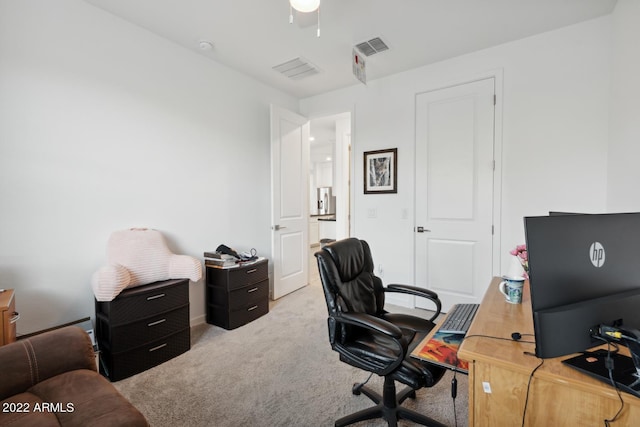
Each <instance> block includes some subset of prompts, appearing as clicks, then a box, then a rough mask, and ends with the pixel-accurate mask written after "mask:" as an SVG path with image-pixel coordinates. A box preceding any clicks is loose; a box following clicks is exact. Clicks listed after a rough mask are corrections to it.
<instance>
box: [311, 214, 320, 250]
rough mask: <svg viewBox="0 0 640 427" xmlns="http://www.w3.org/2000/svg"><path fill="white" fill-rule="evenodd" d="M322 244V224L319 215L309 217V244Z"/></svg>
mask: <svg viewBox="0 0 640 427" xmlns="http://www.w3.org/2000/svg"><path fill="white" fill-rule="evenodd" d="M319 244H320V225H319V224H318V217H314V216H312V217H310V218H309V246H310V247H313V246H318V245H319Z"/></svg>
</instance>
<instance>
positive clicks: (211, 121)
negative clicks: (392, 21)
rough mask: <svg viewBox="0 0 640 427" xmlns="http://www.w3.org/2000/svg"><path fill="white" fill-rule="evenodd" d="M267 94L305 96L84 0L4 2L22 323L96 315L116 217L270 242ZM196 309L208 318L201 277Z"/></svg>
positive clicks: (7, 258)
mask: <svg viewBox="0 0 640 427" xmlns="http://www.w3.org/2000/svg"><path fill="white" fill-rule="evenodd" d="M269 103H275V104H279V105H281V106H283V107H285V108H289V109H292V110H296V109H297V106H298V103H297V100H296V99H294V98H292V97H289V96H287V95H285V94H283V93H282V92H279V91H276V90H274V89H272V88H269V87H267V86H264V85H262V84H259V83H257V82H255V81H254V80H251V79H249V78H245V77H244V76H242V75H240V74H238V73H236V72H234V71H232V70H230V69H228V68H225V67H222V66H219V65H218V64H216V63H214V62H213V61H210V60H208V59H206V58H204V57H203V56H200V55H199V54H197V53H194V52H191V51H188V50H185V49H183V48H182V47H179V46H177V45H175V44H172V43H170V42H168V41H166V40H164V39H161V38H159V37H157V36H155V35H153V34H151V33H149V32H147V31H145V30H143V29H140V28H138V27H134V26H132V25H130V24H128V23H126V22H125V21H122V20H120V19H118V18H115V17H113V16H111V15H109V14H107V13H105V12H103V11H101V10H99V9H97V8H94V7H93V6H91V5H89V4H87V3H85V2H83V1H80V0H57V1H55V2H51V1H47V0H20V1H13V0H0V201H1V202H0V288H15V289H16V300H17V309H18V311H19V312H20V313H21V316H22V317H21V320H20V321H19V323H18V333H19V334H22V333H29V332H32V331H35V330H39V329H43V328H47V327H50V326H54V325H58V324H61V323H64V322H68V321H72V320H75V319H78V318H81V317H84V316H93V313H94V308H93V293H92V291H91V287H90V278H91V275H92V274H93V272H94V271H96V270H97V269H98V268H99V267H101V266H102V265H104V264H105V262H106V257H105V248H106V242H107V239H108V237H109V235H110V233H111V232H112V231H114V230H119V229H124V228H129V227H135V226H145V227H150V228H155V229H158V230H160V231H161V232H162V233H163V234H164V235H165V237H166V238H167V241H168V243H169V246H170V248H171V249H172V250H173V251H174V252H177V253H182V254H188V255H192V256H195V257H198V258H202V253H203V252H204V251H205V250H212V249H215V248H216V247H217V245H218V244H220V243H226V244H228V245H231V246H233V247H235V248H236V249H238V250H245V249H249V248H251V247H255V248H256V249H257V250H258V253H259V254H261V255H266V256H269V251H270V245H271V244H270V236H271V234H270V229H269V225H270V196H269V180H270V178H269V176H270V175H269V155H270V154H269V153H270V150H269V145H270V141H269ZM190 291H191V296H190V299H191V319H192V322H198V321H203V320H204V319H203V315H204V288H203V283H202V281H200V282H198V283H195V284H191V287H190Z"/></svg>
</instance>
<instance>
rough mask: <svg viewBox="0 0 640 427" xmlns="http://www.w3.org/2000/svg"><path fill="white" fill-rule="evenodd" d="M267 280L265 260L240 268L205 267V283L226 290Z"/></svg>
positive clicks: (267, 273) (267, 264)
mask: <svg viewBox="0 0 640 427" xmlns="http://www.w3.org/2000/svg"><path fill="white" fill-rule="evenodd" d="M268 278H269V263H268V262H267V260H266V259H265V260H263V261H259V262H256V263H255V264H249V265H246V266H242V267H235V268H215V267H207V279H206V280H207V283H208V284H212V285H218V286H224V287H226V288H227V289H228V290H232V289H238V288H242V287H244V286H248V285H252V284H254V283H258V282H261V281H263V280H265V279H268Z"/></svg>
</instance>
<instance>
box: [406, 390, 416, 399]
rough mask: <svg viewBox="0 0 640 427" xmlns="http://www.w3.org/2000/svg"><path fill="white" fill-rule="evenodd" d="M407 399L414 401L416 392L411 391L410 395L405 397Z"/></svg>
mask: <svg viewBox="0 0 640 427" xmlns="http://www.w3.org/2000/svg"><path fill="white" fill-rule="evenodd" d="M407 397H408V398H409V399H415V398H416V391H415V390H413V391H412V392H411V393H409V394H408V395H407Z"/></svg>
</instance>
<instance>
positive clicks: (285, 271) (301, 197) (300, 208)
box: [271, 105, 309, 299]
mask: <svg viewBox="0 0 640 427" xmlns="http://www.w3.org/2000/svg"><path fill="white" fill-rule="evenodd" d="M308 180H309V121H308V120H307V119H306V118H305V117H302V116H299V115H298V114H295V113H293V112H291V111H287V110H284V109H282V108H279V107H276V106H273V105H272V106H271V230H272V231H271V233H272V234H271V236H272V237H271V256H272V258H273V283H272V285H271V297H272V298H273V299H277V298H280V297H281V296H283V295H286V294H288V293H290V292H293V291H295V290H296V289H299V288H301V287H303V286H305V285H307V284H308V283H309V256H308V252H309V235H308V229H309V181H308Z"/></svg>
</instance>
